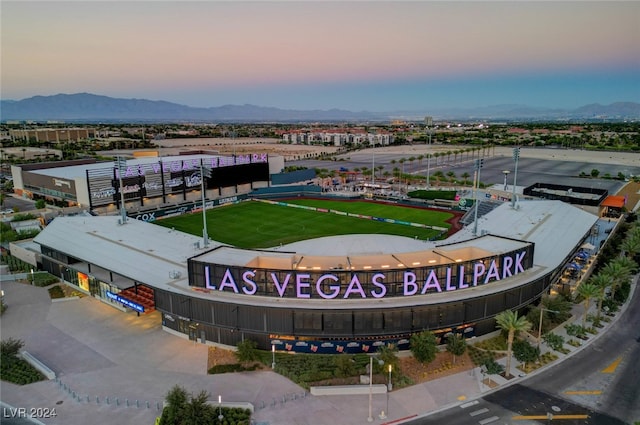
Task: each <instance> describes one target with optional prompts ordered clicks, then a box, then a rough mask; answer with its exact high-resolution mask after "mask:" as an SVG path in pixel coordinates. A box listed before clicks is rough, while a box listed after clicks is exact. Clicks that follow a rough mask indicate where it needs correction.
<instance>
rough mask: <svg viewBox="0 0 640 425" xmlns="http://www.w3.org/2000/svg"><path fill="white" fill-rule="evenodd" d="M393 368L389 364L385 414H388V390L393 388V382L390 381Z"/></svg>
mask: <svg viewBox="0 0 640 425" xmlns="http://www.w3.org/2000/svg"><path fill="white" fill-rule="evenodd" d="M392 370H393V365H392V364H389V383H388V384H387V416H389V392H391V390H392V389H393V384H392V383H391V371H392Z"/></svg>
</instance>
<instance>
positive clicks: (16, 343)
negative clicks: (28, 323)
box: [0, 338, 24, 356]
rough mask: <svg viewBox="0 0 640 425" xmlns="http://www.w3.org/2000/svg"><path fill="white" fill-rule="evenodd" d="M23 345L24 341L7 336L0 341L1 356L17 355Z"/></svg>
mask: <svg viewBox="0 0 640 425" xmlns="http://www.w3.org/2000/svg"><path fill="white" fill-rule="evenodd" d="M22 347H24V341H22V340H21V339H16V338H7V339H5V340H3V341H2V342H0V354H2V355H3V356H17V355H18V353H19V352H20V349H21V348H22Z"/></svg>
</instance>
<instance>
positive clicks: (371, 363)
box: [367, 357, 373, 422]
mask: <svg viewBox="0 0 640 425" xmlns="http://www.w3.org/2000/svg"><path fill="white" fill-rule="evenodd" d="M372 401H373V357H369V417H368V418H367V422H373V416H372V415H371V409H372V407H373V406H372Z"/></svg>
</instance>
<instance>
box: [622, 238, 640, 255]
mask: <svg viewBox="0 0 640 425" xmlns="http://www.w3.org/2000/svg"><path fill="white" fill-rule="evenodd" d="M620 248H621V249H622V251H623V252H625V253H626V254H627V256H628V257H626V258H630V259H633V258H634V257H635V256H636V255H638V254H640V236H635V235H627V237H626V238H625V239H624V241H622V244H621V245H620Z"/></svg>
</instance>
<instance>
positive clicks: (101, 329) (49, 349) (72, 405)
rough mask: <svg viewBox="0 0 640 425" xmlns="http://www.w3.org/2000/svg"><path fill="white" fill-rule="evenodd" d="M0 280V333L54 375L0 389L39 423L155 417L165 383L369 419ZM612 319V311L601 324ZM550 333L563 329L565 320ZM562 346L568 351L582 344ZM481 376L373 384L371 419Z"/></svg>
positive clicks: (285, 409) (280, 420)
mask: <svg viewBox="0 0 640 425" xmlns="http://www.w3.org/2000/svg"><path fill="white" fill-rule="evenodd" d="M0 287H1V289H3V290H4V292H5V302H6V304H7V305H8V309H7V311H6V312H5V313H4V314H3V316H2V319H1V321H0V331H1V337H2V339H7V338H10V337H13V338H19V339H22V340H23V341H24V342H25V347H24V348H25V349H26V350H27V351H29V352H30V353H31V354H32V355H34V356H35V357H36V358H38V359H39V360H40V361H42V362H43V363H44V364H45V365H47V366H48V367H49V368H51V369H52V370H53V371H54V372H55V373H56V374H57V377H58V378H57V379H56V380H52V381H43V382H38V383H34V384H30V385H25V386H18V385H13V384H11V383H7V382H4V381H2V382H0V399H1V400H2V401H3V402H5V403H8V404H9V405H11V406H14V407H26V408H49V409H51V408H55V410H56V415H57V416H56V417H51V418H38V419H39V420H40V421H41V422H43V423H45V424H64V425H87V424H136V425H139V424H145V423H147V424H153V422H154V420H155V418H156V417H157V416H159V415H160V410H159V409H160V408H161V406H162V402H163V400H164V398H165V395H166V393H167V392H168V391H169V389H170V388H171V387H172V386H173V385H181V386H183V387H184V388H185V389H186V390H187V391H190V392H193V393H197V392H200V391H201V390H206V391H208V392H209V393H210V394H211V399H212V400H214V401H217V399H218V395H220V396H221V397H222V400H223V402H250V403H252V404H253V405H254V406H255V413H254V421H255V422H256V423H262V424H272V425H275V424H277V425H288V424H292V425H293V424H295V425H304V424H309V425H317V424H342V425H356V424H365V423H368V420H367V419H368V417H369V396H368V395H353V396H319V397H314V396H311V395H309V394H308V393H305V391H304V390H303V389H302V388H300V387H299V386H297V385H295V384H294V383H292V382H291V381H289V380H288V379H286V378H284V377H282V376H280V375H278V374H276V373H273V372H270V371H260V372H245V373H236V374H222V375H207V374H206V366H207V353H208V347H207V346H206V345H203V344H200V343H194V342H191V341H188V340H185V339H183V338H180V337H177V336H175V335H172V334H169V333H167V332H164V331H162V329H161V327H160V318H159V317H158V315H159V313H157V312H156V313H151V314H149V315H146V316H141V317H138V316H137V315H136V314H135V313H122V312H120V311H118V310H115V309H113V308H112V307H109V306H108V305H106V304H104V303H102V302H101V301H99V300H97V299H95V298H91V297H84V298H81V299H76V300H69V301H62V302H51V300H50V298H49V295H48V293H47V290H46V289H44V288H38V287H34V286H30V285H27V284H24V283H17V282H14V281H12V280H8V278H7V276H3V281H2V282H0ZM581 308H582V307H581V306H580V305H577V306H575V308H574V316H573V318H572V321H574V322H575V321H577V322H578V323H580V321H581V317H582V310H581ZM618 316H619V314H618ZM614 323H615V318H613V320H612V321H611V322H609V323H606V324H605V328H603V329H601V330H600V332H599V333H600V334H602V333H603V332H605V331H606V329H607V328H608V327H610V326H612V325H613V324H614ZM556 333H558V334H561V335H566V331H565V330H564V328H559V329H557V330H556ZM595 338H597V336H592V337H591V338H590V341H591V340H593V339H595ZM565 347H567V348H570V349H571V350H572V352H575V351H577V350H579V349H581V347H579V348H574V347H571V346H569V345H567V344H565ZM546 350H548V348H546V346H545V345H544V344H543V351H546ZM556 354H558V355H559V359H558V361H561V360H562V359H564V358H567V357H568V356H570V355H571V353H569V354H567V355H564V354H559V353H556ZM502 362H504V360H502ZM516 365H517V362H516V361H515V360H514V361H513V366H514V369H513V373H514V375H515V376H516V377H517V378H515V379H511V380H510V381H509V382H507V381H506V380H504V379H503V378H501V377H499V376H496V375H493V376H491V379H492V380H493V381H494V382H496V383H497V384H499V385H510V384H512V383H515V382H519V381H521V380H522V379H524V378H525V376H524V374H523V373H522V372H520V371H519V370H517V369H515V366H516ZM534 373H535V372H534ZM520 375H522V376H520ZM482 378H483V377H482V373H481V372H480V370H479V368H475V369H473V370H470V371H465V372H462V373H459V374H456V375H452V376H448V377H445V378H441V379H438V380H434V381H429V382H425V383H422V384H418V385H414V386H411V387H408V388H403V389H400V390H395V391H392V392H391V393H389V394H376V395H374V396H373V397H372V403H371V413H372V417H373V419H374V423H379V424H381V423H387V422H394V423H400V422H402V420H403V419H407V418H411V417H416V416H420V415H425V414H429V413H433V412H434V411H436V410H440V409H443V408H446V407H448V406H452V405H455V404H462V403H465V402H468V401H469V400H472V399H474V398H477V397H480V396H482V395H483V394H485V393H486V392H488V391H493V389H490V388H489V387H487V386H486V385H484V384H483V382H482V381H483V379H482ZM382 411H385V414H386V415H385V416H386V417H384V418H381V417H380V414H381V412H382Z"/></svg>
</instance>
